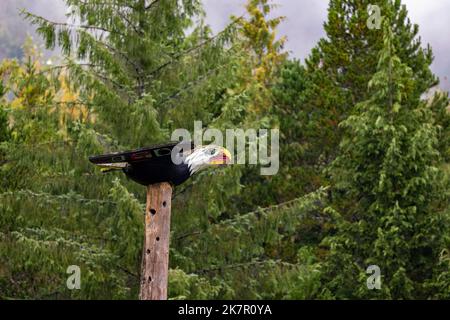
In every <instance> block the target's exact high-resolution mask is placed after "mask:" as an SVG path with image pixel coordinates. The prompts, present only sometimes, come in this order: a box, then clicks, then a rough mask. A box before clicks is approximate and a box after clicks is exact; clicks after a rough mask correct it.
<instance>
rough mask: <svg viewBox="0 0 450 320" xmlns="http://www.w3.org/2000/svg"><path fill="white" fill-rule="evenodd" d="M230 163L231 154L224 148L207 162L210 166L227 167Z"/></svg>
mask: <svg viewBox="0 0 450 320" xmlns="http://www.w3.org/2000/svg"><path fill="white" fill-rule="evenodd" d="M230 162H231V153H230V151H228V150H227V149H225V148H222V147H221V148H220V152H219V153H218V154H217V155H216V156H215V157H214V158H212V159H211V160H210V161H209V164H212V165H227V164H229V163H230Z"/></svg>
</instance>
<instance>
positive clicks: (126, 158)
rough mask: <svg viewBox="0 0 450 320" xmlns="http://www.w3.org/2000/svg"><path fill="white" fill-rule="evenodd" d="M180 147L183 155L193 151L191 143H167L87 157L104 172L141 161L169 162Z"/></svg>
mask: <svg viewBox="0 0 450 320" xmlns="http://www.w3.org/2000/svg"><path fill="white" fill-rule="evenodd" d="M177 145H178V146H179V147H181V150H182V151H183V153H185V152H186V151H191V150H193V149H194V143H193V142H182V143H180V142H169V143H165V144H158V145H154V146H150V147H144V148H139V149H134V150H128V151H123V152H114V153H108V154H102V155H96V156H91V157H89V161H90V162H92V163H93V164H96V165H98V166H100V167H102V168H103V169H105V171H109V170H114V169H119V168H120V169H122V168H125V167H127V165H128V164H133V163H137V162H142V161H149V162H161V161H170V160H171V157H170V155H171V153H172V150H173V148H175V146H177Z"/></svg>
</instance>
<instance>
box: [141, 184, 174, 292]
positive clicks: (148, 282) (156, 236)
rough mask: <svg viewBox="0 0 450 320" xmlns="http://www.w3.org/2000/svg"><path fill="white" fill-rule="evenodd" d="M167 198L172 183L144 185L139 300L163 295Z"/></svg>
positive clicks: (169, 204) (166, 264)
mask: <svg viewBox="0 0 450 320" xmlns="http://www.w3.org/2000/svg"><path fill="white" fill-rule="evenodd" d="M171 199H172V187H171V185H170V184H169V183H166V182H163V183H158V184H154V185H150V186H148V187H147V205H146V209H145V236H144V248H143V253H142V267H141V290H140V294H139V299H141V300H166V299H167V280H168V272H169V236H170V210H171Z"/></svg>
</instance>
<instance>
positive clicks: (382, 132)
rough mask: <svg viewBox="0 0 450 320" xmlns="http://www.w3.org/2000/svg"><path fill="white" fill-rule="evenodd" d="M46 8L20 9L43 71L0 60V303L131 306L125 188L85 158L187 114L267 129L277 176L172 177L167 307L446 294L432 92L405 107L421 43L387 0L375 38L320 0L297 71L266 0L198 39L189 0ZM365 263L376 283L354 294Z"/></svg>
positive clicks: (195, 8) (162, 130)
mask: <svg viewBox="0 0 450 320" xmlns="http://www.w3.org/2000/svg"><path fill="white" fill-rule="evenodd" d="M65 2H66V4H67V5H68V6H70V11H69V12H68V15H69V19H68V20H67V21H69V22H66V23H60V22H55V21H50V20H47V19H46V18H44V17H41V16H38V15H35V14H32V13H28V12H22V14H23V16H24V17H25V18H26V19H27V20H28V21H30V22H32V24H34V25H35V26H36V28H37V32H38V33H39V34H40V35H41V36H42V37H43V39H44V42H45V43H46V45H47V47H48V48H54V47H57V46H59V47H60V48H61V49H62V52H63V56H64V59H63V60H62V64H61V65H50V66H47V65H43V64H42V62H41V58H42V55H41V54H40V52H39V51H38V50H36V47H35V46H34V45H33V43H32V42H31V41H30V40H28V41H27V43H26V45H25V46H24V51H23V59H21V60H3V61H2V62H1V64H0V79H1V81H0V177H1V180H0V298H1V299H17V298H19V299H136V298H137V297H138V291H139V285H140V281H139V273H140V262H141V252H142V243H143V222H144V219H143V218H144V216H143V212H144V202H145V197H144V195H145V192H144V189H143V188H142V187H140V186H138V185H137V184H135V183H133V182H131V181H129V180H127V179H126V177H125V176H124V175H123V174H122V173H120V172H119V173H109V174H106V175H105V174H102V173H100V172H99V171H98V170H96V169H95V168H94V166H92V165H91V164H90V163H89V162H88V161H87V158H88V156H90V155H93V154H100V153H106V152H114V151H119V150H123V149H131V148H137V147H141V146H146V145H151V144H153V143H158V142H165V141H168V140H169V139H170V134H171V132H172V131H173V130H174V129H176V128H186V129H188V130H193V125H194V121H199V120H201V121H202V123H203V125H204V127H205V128H216V129H219V130H221V131H223V130H225V129H233V128H241V129H244V130H245V129H248V128H255V129H259V128H266V129H272V128H279V129H280V140H281V141H280V146H281V148H280V149H281V150H280V170H279V173H278V174H277V175H275V176H260V175H259V167H258V166H238V165H234V166H229V167H226V168H224V169H223V170H215V171H213V170H211V171H204V172H201V173H199V174H197V175H195V176H194V177H192V179H190V180H189V181H188V182H186V183H185V184H184V185H182V186H180V187H176V188H175V190H174V196H173V201H172V221H171V224H172V225H171V235H170V237H171V239H170V241H171V247H170V270H169V288H168V289H169V298H170V299H318V298H319V299H347V298H408V299H410V298H438V299H442V298H448V297H449V294H450V287H449V283H450V264H449V261H450V259H449V250H450V234H449V232H448V230H449V221H448V218H449V214H450V213H449V203H448V200H449V199H450V197H449V192H448V190H450V179H449V175H450V171H449V166H448V160H449V157H450V151H449V150H450V149H449V142H450V130H449V128H450V127H449V125H450V115H449V113H448V111H447V110H446V108H447V106H448V96H447V95H445V94H441V93H439V94H436V95H435V96H434V97H433V98H432V99H430V100H429V101H422V100H420V97H421V95H423V94H424V92H425V91H426V90H427V89H429V88H430V87H431V86H432V85H434V84H435V78H434V76H433V74H432V73H431V71H430V70H429V65H430V64H431V61H432V54H431V50H429V48H427V49H426V50H424V49H422V47H421V44H420V41H419V40H418V39H417V32H418V29H417V26H415V25H412V24H411V23H410V22H409V20H408V19H407V11H406V9H405V8H404V7H402V6H401V5H400V1H391V0H380V1H376V3H377V4H378V5H380V7H381V9H382V14H383V15H385V17H386V19H390V20H391V21H393V24H392V28H386V29H385V31H384V32H383V31H382V30H369V29H367V27H366V20H367V17H368V14H367V11H366V7H367V4H368V3H369V2H368V1H355V0H331V1H330V6H329V16H328V21H327V22H326V24H325V31H326V33H327V38H324V39H321V40H320V41H319V43H318V45H317V47H316V48H314V49H313V51H312V53H311V56H310V57H309V58H308V59H307V60H306V63H305V64H304V65H303V64H301V63H300V62H299V61H296V60H289V59H287V55H286V53H284V52H283V44H284V41H285V39H284V38H278V37H277V36H276V31H277V27H278V25H279V24H280V23H281V21H282V20H283V18H282V17H273V14H272V12H271V8H272V4H271V3H270V2H269V1H267V0H249V1H248V2H247V5H246V9H247V14H246V15H244V16H242V17H232V20H231V23H230V24H229V25H228V26H227V27H226V28H225V29H224V30H222V31H221V32H219V33H218V34H216V35H213V34H212V32H211V30H210V28H209V27H208V26H207V25H205V24H204V21H203V20H204V12H203V10H202V6H201V2H200V1H198V0H182V1H179V0H164V1H161V0H155V1H144V0H138V1H135V0H114V1H104V0H88V1H86V0H66V1H65ZM370 3H371V4H372V3H373V2H370ZM74 21H76V23H74ZM383 35H384V38H383ZM339 123H341V125H339ZM339 145H340V148H339V147H338V146H339ZM330 163H331V164H332V165H331V166H330ZM324 169H326V170H325V171H324ZM329 184H331V186H329V187H328V186H327V185H329ZM371 264H376V265H379V266H380V268H381V272H382V290H374V291H371V290H368V289H367V287H366V279H367V277H368V275H367V274H366V273H365V272H366V268H367V266H368V265H371ZM70 265H78V266H79V267H80V269H81V290H69V289H68V288H67V286H66V281H67V278H68V276H69V274H67V273H66V271H67V268H68V267H69V266H70Z"/></svg>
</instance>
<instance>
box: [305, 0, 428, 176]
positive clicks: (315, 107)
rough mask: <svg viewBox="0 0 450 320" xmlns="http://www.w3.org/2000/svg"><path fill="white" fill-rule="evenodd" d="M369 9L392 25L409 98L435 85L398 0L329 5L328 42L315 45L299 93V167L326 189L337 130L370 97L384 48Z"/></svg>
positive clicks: (352, 0) (341, 0)
mask: <svg viewBox="0 0 450 320" xmlns="http://www.w3.org/2000/svg"><path fill="white" fill-rule="evenodd" d="M369 5H370V6H371V5H377V6H378V7H379V8H380V13H381V18H382V19H383V18H384V19H389V20H390V21H392V25H393V27H392V28H393V30H392V31H393V34H394V39H393V45H394V46H395V49H396V52H397V55H398V56H399V58H400V59H401V60H402V61H403V62H404V63H405V64H406V65H408V66H409V67H410V68H411V69H412V71H413V73H412V76H413V77H414V79H416V81H415V83H414V85H415V88H414V93H413V94H411V95H410V96H409V99H411V101H416V102H417V101H418V100H419V99H420V95H421V94H422V93H423V92H425V91H426V90H428V89H429V88H431V87H432V86H434V85H435V84H436V83H437V79H436V78H435V76H434V75H433V74H432V72H431V71H430V64H431V63H432V61H433V54H432V50H431V48H430V47H429V46H428V47H426V48H425V49H424V48H423V47H422V44H421V40H420V37H418V30H419V27H418V26H417V25H415V24H412V22H411V21H410V19H409V18H408V12H407V9H406V6H405V5H402V4H401V1H400V0H379V1H368V0H367V1H366V0H364V1H359V0H358V1H356V0H331V1H330V3H329V8H328V20H327V21H326V22H325V24H324V29H325V32H326V37H325V38H322V39H320V40H319V43H318V45H317V46H316V47H315V48H314V49H313V50H312V52H311V55H310V56H309V57H308V58H307V59H306V69H307V72H306V74H307V82H308V85H307V87H306V89H305V90H304V91H303V92H302V93H301V95H302V98H301V99H302V108H301V110H300V111H299V113H300V115H299V117H300V118H301V125H302V127H303V132H304V136H305V137H306V138H305V139H304V141H302V146H303V148H304V156H303V157H304V161H303V162H305V163H307V164H309V170H310V171H311V175H314V176H315V177H316V180H319V181H321V183H322V184H326V179H325V177H324V176H323V175H322V169H323V168H324V167H326V166H327V165H328V164H329V163H330V162H331V161H332V160H333V159H334V158H335V157H336V156H337V153H338V149H337V146H338V145H339V142H340V139H341V135H340V130H339V127H338V125H339V123H340V122H341V121H343V120H345V119H346V118H347V117H348V116H349V115H351V114H352V112H353V106H355V105H356V104H357V103H358V102H361V101H364V100H366V99H367V98H369V96H368V93H367V90H366V87H367V84H368V82H369V80H370V79H371V77H372V74H373V73H374V72H375V70H376V67H377V61H378V59H377V55H378V52H379V51H380V50H381V48H382V47H383V39H382V32H381V31H380V30H378V29H376V28H375V29H370V28H369V27H368V20H369V18H370V15H371V14H372V12H369V11H368V8H369Z"/></svg>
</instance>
